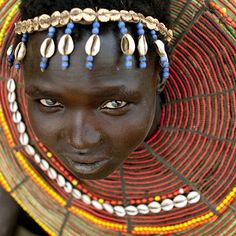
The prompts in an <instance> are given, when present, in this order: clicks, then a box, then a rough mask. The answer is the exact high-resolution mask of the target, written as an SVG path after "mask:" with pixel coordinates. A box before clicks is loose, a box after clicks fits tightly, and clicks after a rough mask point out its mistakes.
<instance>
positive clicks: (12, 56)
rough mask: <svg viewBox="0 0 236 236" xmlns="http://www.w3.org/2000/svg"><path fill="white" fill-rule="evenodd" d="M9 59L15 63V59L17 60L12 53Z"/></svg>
mask: <svg viewBox="0 0 236 236" xmlns="http://www.w3.org/2000/svg"><path fill="white" fill-rule="evenodd" d="M8 59H9V60H13V61H14V59H15V56H14V54H13V53H12V54H11V55H10V56H9V57H8Z"/></svg>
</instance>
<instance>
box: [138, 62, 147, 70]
mask: <svg viewBox="0 0 236 236" xmlns="http://www.w3.org/2000/svg"><path fill="white" fill-rule="evenodd" d="M139 67H140V68H141V69H145V68H147V63H146V62H141V63H140V65H139Z"/></svg>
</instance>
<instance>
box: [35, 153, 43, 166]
mask: <svg viewBox="0 0 236 236" xmlns="http://www.w3.org/2000/svg"><path fill="white" fill-rule="evenodd" d="M34 160H35V162H36V163H37V164H39V163H40V162H41V157H40V156H39V154H35V155H34Z"/></svg>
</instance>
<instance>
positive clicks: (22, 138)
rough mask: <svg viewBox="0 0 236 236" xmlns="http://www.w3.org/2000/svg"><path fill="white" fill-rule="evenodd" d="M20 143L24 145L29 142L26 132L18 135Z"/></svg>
mask: <svg viewBox="0 0 236 236" xmlns="http://www.w3.org/2000/svg"><path fill="white" fill-rule="evenodd" d="M20 143H21V144H22V145H23V146H26V145H28V144H29V136H28V134H27V133H23V134H21V135H20Z"/></svg>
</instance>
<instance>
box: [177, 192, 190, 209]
mask: <svg viewBox="0 0 236 236" xmlns="http://www.w3.org/2000/svg"><path fill="white" fill-rule="evenodd" d="M173 202H174V206H175V207H177V208H182V207H185V206H187V204H188V201H187V198H186V197H185V196H184V195H177V196H176V197H175V198H174V200H173Z"/></svg>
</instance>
